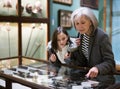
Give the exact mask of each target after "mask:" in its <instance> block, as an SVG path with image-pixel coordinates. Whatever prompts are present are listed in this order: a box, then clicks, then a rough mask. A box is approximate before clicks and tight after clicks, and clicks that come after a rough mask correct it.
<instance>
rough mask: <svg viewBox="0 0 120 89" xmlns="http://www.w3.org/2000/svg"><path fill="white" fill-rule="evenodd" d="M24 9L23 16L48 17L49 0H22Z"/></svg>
mask: <svg viewBox="0 0 120 89" xmlns="http://www.w3.org/2000/svg"><path fill="white" fill-rule="evenodd" d="M21 1H22V5H21V6H22V7H24V8H25V9H24V11H23V12H22V16H26V17H35V18H47V17H48V15H47V12H48V11H47V3H48V1H47V0H21Z"/></svg>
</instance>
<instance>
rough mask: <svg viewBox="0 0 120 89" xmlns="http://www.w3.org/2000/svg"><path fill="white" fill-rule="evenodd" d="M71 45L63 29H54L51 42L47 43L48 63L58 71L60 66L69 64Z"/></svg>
mask: <svg viewBox="0 0 120 89" xmlns="http://www.w3.org/2000/svg"><path fill="white" fill-rule="evenodd" d="M71 43H72V42H71V41H70V38H69V35H68V33H67V31H66V30H65V29H63V27H58V28H57V29H55V31H54V33H53V36H52V41H50V42H49V43H48V51H49V61H50V63H51V64H52V65H53V66H55V67H56V68H58V70H59V69H60V67H61V64H69V60H70V52H69V45H70V44H71Z"/></svg>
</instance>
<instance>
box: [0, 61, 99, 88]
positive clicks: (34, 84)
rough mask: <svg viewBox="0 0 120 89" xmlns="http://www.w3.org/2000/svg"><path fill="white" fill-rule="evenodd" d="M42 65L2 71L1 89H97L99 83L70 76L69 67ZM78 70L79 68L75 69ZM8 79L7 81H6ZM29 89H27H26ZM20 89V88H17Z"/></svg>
mask: <svg viewBox="0 0 120 89" xmlns="http://www.w3.org/2000/svg"><path fill="white" fill-rule="evenodd" d="M39 63H40V64H41V65H39V66H37V67H36V65H20V66H14V67H12V68H6V69H2V70H1V71H0V77H1V79H0V81H1V85H0V88H1V87H2V88H5V89H13V87H15V86H16V87H17V86H19V88H20V89H22V88H21V87H23V89H97V87H98V85H99V82H98V81H94V80H92V79H87V78H86V77H80V76H79V77H77V76H76V77H75V74H74V78H73V76H72V75H71V74H70V72H71V69H72V68H73V69H74V67H70V66H67V65H61V67H59V68H58V67H55V66H52V65H50V64H49V63H46V62H44V61H39ZM75 69H77V68H75ZM4 78H6V79H4ZM18 84H19V85H18ZM26 87H27V88H26ZM17 89H18V88H17Z"/></svg>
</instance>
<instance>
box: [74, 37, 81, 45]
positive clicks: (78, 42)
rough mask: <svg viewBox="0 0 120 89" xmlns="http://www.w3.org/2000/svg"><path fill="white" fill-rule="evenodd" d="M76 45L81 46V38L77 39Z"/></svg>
mask: <svg viewBox="0 0 120 89" xmlns="http://www.w3.org/2000/svg"><path fill="white" fill-rule="evenodd" d="M75 43H76V44H77V46H79V45H80V38H76V40H75Z"/></svg>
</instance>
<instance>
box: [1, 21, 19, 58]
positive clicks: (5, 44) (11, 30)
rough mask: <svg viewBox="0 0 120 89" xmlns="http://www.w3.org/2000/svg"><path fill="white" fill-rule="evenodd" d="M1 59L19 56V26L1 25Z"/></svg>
mask: <svg viewBox="0 0 120 89" xmlns="http://www.w3.org/2000/svg"><path fill="white" fill-rule="evenodd" d="M0 50H1V51H0V58H5V57H14V56H18V24H17V23H9V22H1V23H0Z"/></svg>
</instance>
